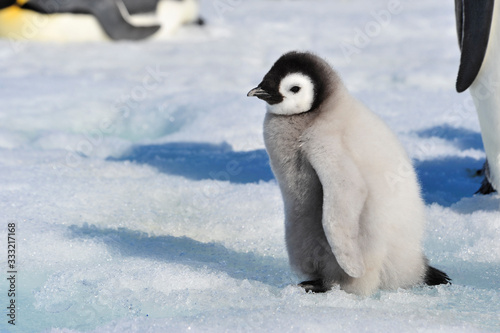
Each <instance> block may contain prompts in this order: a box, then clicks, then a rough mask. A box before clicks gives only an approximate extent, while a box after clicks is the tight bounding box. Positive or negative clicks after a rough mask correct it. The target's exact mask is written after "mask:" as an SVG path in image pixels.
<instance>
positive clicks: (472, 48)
mask: <svg viewBox="0 0 500 333" xmlns="http://www.w3.org/2000/svg"><path fill="white" fill-rule="evenodd" d="M493 4H494V0H455V18H456V22H457V35H458V42H459V44H460V48H461V50H462V54H461V57H460V67H459V69H458V75H457V84H456V89H457V91H458V92H463V91H465V90H466V89H467V88H469V87H470V85H471V84H472V83H473V82H474V80H475V79H476V76H477V74H478V73H479V70H480V69H481V65H482V63H483V59H484V56H485V54H486V49H487V48H488V39H489V35H490V28H491V21H492V18H493Z"/></svg>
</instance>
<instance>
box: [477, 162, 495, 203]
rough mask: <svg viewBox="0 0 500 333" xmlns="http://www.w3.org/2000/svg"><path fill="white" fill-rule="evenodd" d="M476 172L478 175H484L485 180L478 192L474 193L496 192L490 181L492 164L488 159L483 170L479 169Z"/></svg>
mask: <svg viewBox="0 0 500 333" xmlns="http://www.w3.org/2000/svg"><path fill="white" fill-rule="evenodd" d="M476 174H477V175H478V176H484V179H483V182H482V183H481V187H480V188H479V190H477V192H476V193H474V194H478V193H480V194H485V195H486V194H490V193H493V192H496V190H495V189H494V188H493V185H491V183H490V181H489V177H490V165H489V164H488V160H486V162H484V165H483V168H482V169H481V170H477V172H476Z"/></svg>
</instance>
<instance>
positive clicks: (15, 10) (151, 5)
mask: <svg viewBox="0 0 500 333" xmlns="http://www.w3.org/2000/svg"><path fill="white" fill-rule="evenodd" d="M0 9H3V10H0V37H8V38H10V39H14V40H16V39H20V40H23V39H31V40H43V41H99V40H142V39H146V38H155V39H162V38H165V37H169V36H170V35H171V34H172V33H173V32H174V31H175V30H176V29H177V28H179V27H180V26H181V25H183V24H188V23H199V22H201V21H200V19H199V17H198V14H199V13H198V10H199V8H198V3H197V0H65V1H53V0H27V1H18V2H17V3H16V2H15V1H11V0H4V1H1V2H0ZM33 22H35V23H37V24H35V23H33ZM38 22H43V24H38Z"/></svg>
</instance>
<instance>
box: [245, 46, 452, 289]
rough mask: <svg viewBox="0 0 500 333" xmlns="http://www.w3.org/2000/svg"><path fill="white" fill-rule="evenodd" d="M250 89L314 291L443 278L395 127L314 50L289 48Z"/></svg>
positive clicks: (307, 284)
mask: <svg viewBox="0 0 500 333" xmlns="http://www.w3.org/2000/svg"><path fill="white" fill-rule="evenodd" d="M248 96H256V97H258V98H260V99H262V100H264V101H265V102H267V114H266V117H265V120H264V140H265V145H266V149H267V152H268V154H269V157H270V160H271V167H272V170H273V172H274V174H275V176H276V179H277V181H278V183H279V186H280V189H281V194H282V196H283V201H284V208H285V236H286V245H287V250H288V256H289V260H290V265H291V266H292V268H293V270H294V271H296V272H297V273H298V274H299V275H300V276H301V277H302V278H304V279H306V281H304V282H302V283H301V284H300V286H302V287H303V288H304V289H306V290H307V291H312V292H324V291H327V290H329V289H330V288H331V287H332V286H333V285H334V284H339V285H340V287H341V288H342V289H343V290H345V291H347V292H351V293H355V294H359V295H366V296H368V295H371V294H372V293H374V292H375V291H377V290H378V289H397V288H407V287H411V286H415V285H418V284H422V283H426V284H428V285H436V284H444V283H448V282H449V281H450V280H449V278H448V276H447V275H446V274H445V273H443V272H441V271H440V270H437V269H435V268H433V267H431V266H429V265H428V263H427V259H426V257H425V256H424V254H423V253H422V244H421V243H422V235H423V232H424V226H425V205H424V203H423V201H422V198H421V196H420V187H419V184H418V181H417V177H416V174H415V171H414V169H413V166H412V163H411V160H410V159H409V158H408V156H407V154H406V152H405V150H404V149H403V147H402V146H401V144H400V143H399V141H398V139H397V138H396V136H395V135H394V134H393V133H392V132H391V131H390V130H389V128H388V127H387V126H386V125H385V124H384V123H383V122H382V120H381V119H380V118H378V117H377V116H376V115H375V114H374V113H372V112H371V111H370V110H368V109H367V108H366V107H365V106H364V105H363V104H362V103H361V102H359V101H357V100H356V99H355V98H354V97H353V96H351V95H350V94H349V92H348V91H347V89H346V88H345V87H344V85H343V83H342V82H341V80H340V78H339V76H338V75H337V74H336V72H335V71H334V70H333V69H332V68H331V67H330V66H329V65H328V64H327V63H326V62H325V61H324V60H322V59H321V58H319V57H317V56H315V55H313V54H311V53H300V52H290V53H286V54H284V55H283V56H282V57H281V58H280V59H278V61H276V63H275V64H274V65H273V66H272V68H271V69H270V71H269V72H268V73H267V74H266V75H265V76H264V79H263V80H262V82H261V83H260V84H259V85H258V87H257V88H254V89H252V90H251V91H250V92H249V93H248Z"/></svg>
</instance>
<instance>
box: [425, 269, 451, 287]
mask: <svg viewBox="0 0 500 333" xmlns="http://www.w3.org/2000/svg"><path fill="white" fill-rule="evenodd" d="M424 283H425V284H426V285H428V286H437V285H439V284H451V279H450V278H449V277H448V274H446V273H445V272H443V271H441V270H439V269H437V268H434V267H432V266H427V272H426V273H425V279H424Z"/></svg>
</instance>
